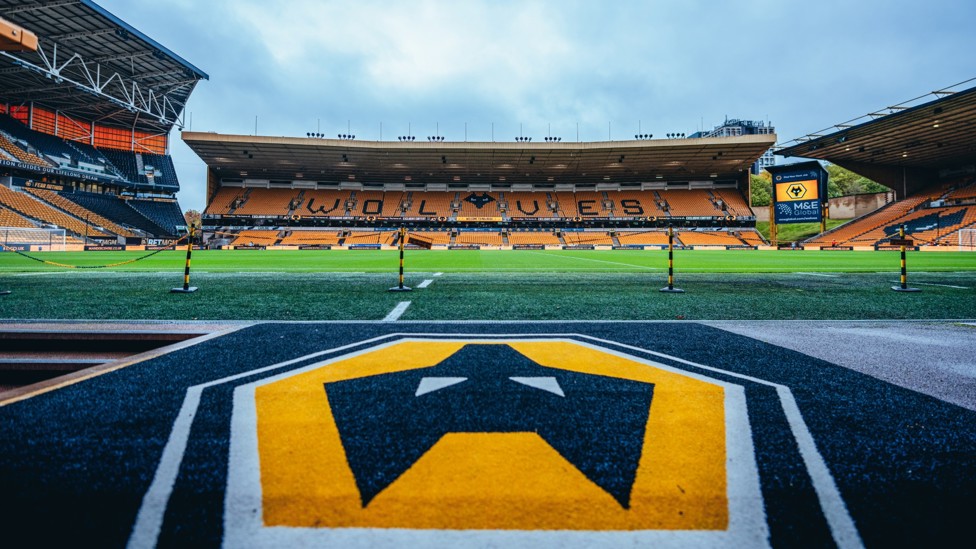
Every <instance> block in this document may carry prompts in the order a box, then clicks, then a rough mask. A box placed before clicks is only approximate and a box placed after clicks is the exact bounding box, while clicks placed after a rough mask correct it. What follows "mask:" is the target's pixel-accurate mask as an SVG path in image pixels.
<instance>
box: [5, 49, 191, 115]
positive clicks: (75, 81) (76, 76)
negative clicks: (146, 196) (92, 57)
mask: <svg viewBox="0 0 976 549" xmlns="http://www.w3.org/2000/svg"><path fill="white" fill-rule="evenodd" d="M58 53H59V52H58V44H57V43H53V44H52V43H49V42H48V41H46V40H42V41H41V42H40V43H39V44H38V48H37V52H36V56H33V55H32V56H31V57H36V59H37V61H36V62H34V61H31V60H29V58H25V57H22V56H15V55H12V54H10V53H9V52H4V51H0V55H2V56H4V57H8V58H10V59H11V60H12V61H13V63H14V64H16V65H18V66H20V67H23V68H24V69H27V70H30V71H32V72H35V73H38V74H40V75H42V76H44V77H46V78H48V79H50V80H53V82H54V84H57V85H58V86H60V85H61V84H64V83H67V84H70V85H72V86H74V87H75V88H77V89H79V90H81V91H84V92H86V93H89V94H91V95H94V96H96V97H100V98H102V99H105V100H107V101H108V102H110V103H112V104H114V105H116V106H117V107H120V108H122V109H125V110H127V111H129V112H131V113H138V114H140V115H142V116H144V117H145V118H147V119H150V120H158V121H159V124H160V125H162V126H165V127H168V126H170V125H175V126H177V127H179V128H180V129H182V128H183V118H182V116H183V110H184V107H185V105H184V104H183V103H182V102H180V101H177V100H175V99H174V98H173V97H171V96H170V95H169V94H170V93H171V92H173V91H175V90H181V89H183V87H184V86H185V83H179V84H178V85H176V86H172V87H170V88H169V89H167V90H155V89H153V88H143V87H142V86H141V85H140V84H139V82H138V81H137V79H141V78H142V77H143V75H141V74H136V75H134V76H133V78H127V77H125V76H123V75H122V74H120V73H119V72H116V71H112V70H106V71H105V72H104V73H103V71H102V68H103V65H102V64H100V63H98V62H94V61H86V60H85V59H83V58H82V56H81V55H80V54H77V53H75V54H72V55H71V56H70V57H68V59H67V60H63V59H59V58H58ZM146 55H149V54H146Z"/></svg>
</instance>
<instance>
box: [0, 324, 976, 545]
mask: <svg viewBox="0 0 976 549" xmlns="http://www.w3.org/2000/svg"><path fill="white" fill-rule="evenodd" d="M711 324H712V325H706V324H704V323H693V322H626V323H625V322H553V323H535V322H491V323H481V322H470V323H458V322H450V323H422V322H327V323H257V324H245V323H241V324H238V325H231V324H224V325H221V326H215V327H214V329H215V330H216V331H214V332H213V333H211V334H210V335H207V336H204V337H202V338H199V339H197V340H195V341H187V342H183V343H180V344H178V345H175V346H172V347H169V348H162V349H156V350H154V351H151V352H150V353H147V354H144V355H139V356H135V357H129V358H127V359H125V360H124V361H123V362H122V363H118V364H116V365H115V367H102V368H101V369H100V370H99V371H97V372H92V373H91V375H84V373H81V372H80V373H79V374H78V375H76V377H75V378H74V379H72V380H70V382H69V383H49V384H48V385H47V386H46V387H43V388H40V389H39V390H20V391H19V392H17V393H13V394H11V393H6V394H5V395H0V456H2V458H0V464H2V465H0V486H3V487H4V494H5V498H6V503H7V505H6V509H7V511H6V512H5V513H4V514H2V515H0V516H2V517H3V518H2V520H0V531H3V532H4V539H5V541H6V542H8V543H10V544H11V546H26V545H29V546H52V545H61V544H68V543H78V542H80V541H84V542H86V543H89V544H93V545H95V546H99V547H113V546H114V547H118V546H124V545H126V544H128V545H129V546H132V547H151V546H155V545H157V544H159V545H179V546H187V545H191V546H213V547H216V546H220V545H224V546H228V547H239V546H249V547H295V546H303V545H307V546H323V547H373V546H385V547H404V546H406V547H417V546H421V547H456V546H459V545H462V544H463V545H464V546H465V547H500V546H504V547H533V548H535V547H540V546H543V547H545V546H559V547H607V548H609V547H621V546H628V547H636V546H641V547H643V546H669V547H695V546H698V547H721V546H725V547H755V546H764V545H771V546H774V547H793V546H831V545H837V546H843V547H859V546H862V545H864V546H868V547H888V546H949V545H951V544H952V543H953V542H955V540H958V539H964V538H963V536H965V535H967V534H968V529H969V526H968V519H969V515H970V510H971V509H972V508H973V505H974V504H976V397H974V396H973V394H974V393H973V392H972V391H971V390H969V391H967V390H965V389H964V388H961V389H960V388H959V387H957V386H963V387H966V386H968V387H970V388H971V387H972V386H973V380H974V378H976V371H974V370H976V368H974V366H973V363H972V360H971V349H972V348H973V347H974V345H976V327H974V326H968V325H964V324H960V325H947V324H931V323H877V322H876V323H857V322H853V323H852V322H847V323H840V322H835V323H816V322H807V323H803V322H784V323H773V322H765V323H755V322H754V323H737V322H722V323H711ZM734 332H738V333H734ZM825 336H826V337H825ZM817 341H819V342H820V343H819V344H815V342H817ZM788 347H793V348H794V349H796V350H793V349H790V348H788ZM817 357H820V358H817Z"/></svg>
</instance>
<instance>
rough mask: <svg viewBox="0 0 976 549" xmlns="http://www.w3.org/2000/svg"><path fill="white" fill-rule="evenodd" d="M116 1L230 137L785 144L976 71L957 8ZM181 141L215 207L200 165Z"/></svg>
mask: <svg viewBox="0 0 976 549" xmlns="http://www.w3.org/2000/svg"><path fill="white" fill-rule="evenodd" d="M101 3H102V5H104V6H105V7H106V8H107V9H109V10H110V11H112V12H113V13H115V14H116V15H118V16H119V17H121V18H122V19H123V20H125V21H127V22H129V23H131V24H132V25H134V26H135V27H136V28H139V29H141V30H143V31H144V32H145V33H146V34H148V35H149V36H151V37H153V38H154V39H156V40H157V41H159V42H160V43H162V44H164V45H166V46H167V47H168V48H170V49H171V50H173V51H174V52H176V53H177V54H179V55H181V56H183V57H185V58H186V59H187V60H189V61H190V62H191V63H193V64H194V65H197V66H198V67H200V68H201V69H203V70H204V71H205V72H207V73H209V74H210V76H211V80H210V81H205V82H201V83H200V85H199V86H198V87H197V90H196V91H195V92H194V94H193V96H192V97H191V99H190V104H189V105H188V107H187V111H188V115H189V113H192V119H193V129H194V130H198V131H216V132H219V133H243V134H250V133H254V118H255V116H257V117H258V133H261V134H265V135H294V136H299V135H304V134H305V132H308V131H321V132H322V133H325V134H327V135H332V134H335V133H341V132H343V133H344V132H345V131H346V129H347V127H348V128H350V129H351V132H352V133H355V134H357V135H358V136H361V137H362V138H365V139H380V137H381V132H380V128H381V127H382V138H383V139H385V140H392V139H394V138H395V136H397V135H403V134H405V133H406V132H407V131H408V128H409V131H411V132H412V133H413V134H414V135H416V136H418V137H419V138H423V136H426V135H432V134H434V133H435V132H440V134H441V135H444V136H446V137H447V138H448V139H451V140H461V139H464V138H465V137H467V138H468V139H469V140H483V141H487V140H490V139H492V136H493V135H494V138H495V140H497V141H510V140H511V139H513V138H514V137H515V136H516V135H519V131H520V126H521V131H522V133H523V135H531V136H533V137H535V138H536V140H541V138H542V137H544V136H545V135H547V134H548V133H549V132H550V131H551V134H552V135H557V136H561V137H563V138H564V140H575V139H576V136H577V128H579V130H578V131H579V138H580V139H582V140H585V141H593V140H604V139H608V138H611V137H612V138H613V139H625V138H626V137H627V136H632V135H633V134H635V133H638V127H639V128H640V130H641V132H642V133H645V132H649V133H654V134H655V135H658V136H661V135H664V134H665V133H668V132H684V133H692V132H693V131H696V130H698V129H702V128H705V129H710V128H711V127H713V126H714V125H716V124H719V123H721V122H722V121H723V120H724V119H725V117H726V116H728V117H732V118H743V119H759V120H762V119H767V118H768V119H769V120H770V121H771V122H772V123H773V124H774V125H775V126H776V128H777V132H778V134H779V137H780V140H781V141H785V140H789V139H792V138H795V137H799V136H801V135H804V134H806V133H809V132H813V131H817V130H820V129H823V128H825V127H829V126H830V125H832V124H835V123H838V122H842V121H845V120H849V119H851V118H853V117H856V116H859V115H862V114H866V113H867V112H869V111H872V110H876V109H879V108H882V107H884V106H887V105H890V104H894V103H898V102H900V101H904V100H906V99H910V98H913V97H916V96H918V95H921V94H924V93H927V92H930V91H932V90H934V89H938V88H940V87H942V86H946V85H950V84H954V83H956V82H959V81H962V80H965V79H967V78H971V77H973V76H976V58H973V57H972V56H969V55H966V54H967V53H968V52H969V51H973V50H976V33H973V32H972V29H971V21H972V20H973V18H974V16H976V4H972V3H965V2H958V1H957V0H929V2H928V3H926V5H925V6H924V7H921V6H919V5H918V4H917V3H915V2H910V1H909V0H865V1H862V2H853V3H852V2H849V1H842V0H823V1H821V2H816V3H810V2H807V1H800V0H775V1H774V0H742V1H739V2H714V1H712V0H685V1H682V2H675V1H669V0H617V1H613V2H592V1H587V0H520V1H516V0H465V1H456V0H454V1H448V0H410V1H401V2H391V1H381V0H290V1H287V2H278V3H273V4H269V3H268V2H266V1H263V0H236V1H231V0H211V1H209V2H205V3H204V2H196V1H192V0H177V1H175V2H174V1H170V2H165V3H163V2H149V1H146V2H141V1H140V2H129V1H122V0H102V1H101ZM947 14H951V15H947ZM171 142H172V143H173V146H172V148H173V156H174V161H175V162H176V164H177V169H178V170H179V175H180V178H181V182H182V184H183V187H184V191H183V192H181V193H180V200H181V203H184V206H185V207H194V208H197V209H199V208H202V207H203V206H204V201H203V194H204V193H203V190H202V189H203V188H204V187H205V182H204V175H205V172H204V168H203V165H202V163H201V162H200V161H199V159H197V158H196V157H195V155H193V153H192V152H191V151H189V150H188V149H187V148H186V147H185V146H183V145H182V143H180V142H179V137H178V135H176V134H174V137H173V138H172V139H171ZM184 197H186V198H185V199H184Z"/></svg>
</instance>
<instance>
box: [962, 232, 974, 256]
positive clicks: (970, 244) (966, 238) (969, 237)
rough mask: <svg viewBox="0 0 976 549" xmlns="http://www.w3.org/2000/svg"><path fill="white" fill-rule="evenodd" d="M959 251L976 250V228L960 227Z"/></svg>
mask: <svg viewBox="0 0 976 549" xmlns="http://www.w3.org/2000/svg"><path fill="white" fill-rule="evenodd" d="M959 251H960V252H976V229H959Z"/></svg>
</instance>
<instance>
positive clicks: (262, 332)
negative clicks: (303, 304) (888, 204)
mask: <svg viewBox="0 0 976 549" xmlns="http://www.w3.org/2000/svg"><path fill="white" fill-rule="evenodd" d="M512 332H517V333H519V334H520V335H521V336H522V337H529V338H531V337H533V336H536V335H538V336H544V335H548V334H586V335H589V336H592V337H594V338H599V339H603V340H608V341H611V342H616V343H619V344H623V345H628V346H633V347H638V348H641V349H647V350H650V351H656V352H658V353H664V354H668V355H672V356H675V357H678V358H681V359H684V360H687V361H692V362H695V363H699V364H703V365H706V366H711V367H714V368H719V369H722V370H726V371H729V372H733V373H738V374H743V375H747V376H752V377H756V378H759V379H763V380H767V381H770V382H773V383H779V384H782V385H785V386H787V387H789V388H790V390H791V391H792V393H793V395H794V396H795V398H796V400H797V404H798V406H799V409H800V411H801V413H802V415H803V418H804V420H805V421H806V423H807V425H808V426H809V428H810V430H811V433H812V434H813V436H814V439H815V442H816V444H817V447H818V449H819V451H820V453H821V454H822V455H823V458H824V460H825V462H826V464H827V466H828V468H829V469H830V471H831V472H832V474H833V476H834V479H835V481H836V482H837V485H838V488H839V490H840V493H841V494H842V496H843V498H844V500H845V502H846V503H847V507H848V509H849V511H850V513H851V515H852V517H853V519H854V521H855V524H856V525H857V528H858V529H859V532H860V535H861V537H862V539H863V540H864V542H865V544H866V545H867V546H869V547H870V546H920V545H931V546H947V545H949V544H950V543H951V542H952V541H954V540H955V539H959V537H960V536H963V535H965V534H966V532H967V530H966V524H967V523H966V516H967V515H966V514H967V513H968V509H970V508H971V505H972V503H973V501H974V497H976V466H974V463H976V459H974V458H976V421H974V420H976V413H974V412H972V411H969V410H966V409H963V408H960V407H958V406H954V405H951V404H947V403H945V402H942V401H939V400H938V399H934V398H931V397H927V396H924V395H921V394H919V393H915V392H913V391H910V390H907V389H904V388H900V387H897V386H894V385H891V384H888V383H885V382H882V381H879V380H877V379H874V378H871V377H869V376H865V375H862V374H859V373H856V372H853V371H851V370H849V369H846V368H842V367H839V366H836V365H833V364H830V363H827V362H824V361H821V360H818V359H814V358H811V357H809V356H806V355H803V354H801V353H797V352H794V351H790V350H786V349H783V348H780V347H776V346H773V345H769V344H765V343H762V342H759V341H756V340H754V339H751V338H747V337H744V336H738V335H734V334H731V333H729V332H725V331H723V330H720V329H716V328H711V327H708V326H703V325H700V324H696V323H654V322H650V323H621V324H618V323H584V322H575V323H568V324H560V323H542V324H531V323H525V324H521V323H520V324H518V325H517V327H513V326H511V325H504V324H502V325H498V324H494V323H468V324H461V325H451V324H441V323H439V324H423V323H406V324H379V323H362V322H357V323H321V324H302V323H266V324H259V325H255V326H251V327H247V328H243V329H241V330H239V331H237V332H234V333H231V334H228V335H225V336H222V337H218V338H215V339H212V340H209V341H206V342H203V343H200V344H198V345H195V346H191V347H188V348H184V349H181V350H178V351H175V352H172V353H169V354H166V355H163V356H161V357H159V358H155V359H152V360H149V361H146V362H143V363H139V364H136V365H134V366H130V367H128V368H124V369H122V370H117V371H114V372H111V373H107V374H104V375H102V376H98V377H95V378H92V379H90V380H87V381H85V382H82V383H78V384H75V385H71V386H68V387H65V388H63V389H60V390H58V391H54V392H50V393H45V394H42V395H38V396H36V397H33V398H30V399H27V400H23V401H20V402H16V403H13V404H9V405H6V406H4V407H0V435H2V436H0V455H2V456H3V467H2V468H0V485H3V486H4V487H5V493H6V494H8V495H9V496H8V499H9V500H10V505H9V506H8V509H12V510H13V511H12V512H10V513H5V514H4V515H2V516H3V519H0V520H2V523H0V527H2V528H3V530H4V531H5V532H7V533H8V535H9V536H10V537H9V538H8V539H11V540H13V541H15V542H16V541H21V540H29V541H31V542H32V543H34V544H36V543H41V544H46V543H50V544H56V543H63V542H68V541H77V540H78V539H85V540H86V541H90V542H92V543H95V544H96V545H99V546H120V545H123V544H124V543H125V541H126V539H127V536H128V533H129V529H130V528H131V525H132V522H133V520H134V517H135V512H136V509H137V507H138V504H139V502H140V499H141V496H142V494H143V493H144V492H145V490H146V488H147V487H148V484H149V482H150V481H151V479H152V475H153V471H154V468H155V466H156V463H157V461H158V459H159V456H160V454H161V452H162V447H163V445H164V444H165V442H166V438H167V436H168V432H169V429H170V428H171V426H172V423H173V420H174V418H175V416H176V414H177V412H178V410H179V408H180V405H181V402H182V398H183V394H184V390H185V388H186V387H188V386H191V385H196V384H200V383H205V382H207V381H211V380H214V379H219V378H222V377H226V376H229V375H234V374H239V373H242V372H248V371H252V370H254V369H256V368H260V367H262V366H265V365H270V364H275V363H279V362H282V361H285V360H290V359H295V358H298V357H302V356H305V355H307V354H309V353H312V352H317V351H321V350H324V349H329V348H335V347H337V346H341V345H353V347H351V348H350V349H347V350H344V351H342V352H340V353H335V354H329V355H323V356H318V357H315V358H314V359H307V360H305V361H300V362H298V363H296V364H293V365H291V366H289V367H288V368H291V369H297V368H299V367H302V366H304V365H307V364H310V363H313V362H316V361H320V360H323V359H326V358H329V357H330V356H335V355H336V354H344V353H347V352H349V351H350V350H356V349H361V348H364V347H365V346H363V345H359V346H356V343H357V342H362V341H364V340H367V339H369V338H372V337H379V336H383V335H386V334H392V333H407V334H409V333H418V334H428V333H434V334H441V335H443V336H445V337H454V336H456V335H458V334H475V335H477V334H485V333H488V334H497V333H512ZM584 341H587V342H589V343H593V342H592V340H584ZM605 345H607V347H608V348H610V349H616V350H620V351H622V352H626V353H628V354H632V355H635V356H638V357H643V358H646V359H648V360H652V361H655V362H661V363H664V364H666V365H669V366H672V367H675V368H679V369H682V370H685V371H689V372H693V373H699V374H702V375H707V376H710V377H713V378H716V379H720V380H724V381H728V382H730V383H736V384H740V385H743V387H744V388H745V390H746V397H747V407H748V413H749V416H750V418H751V423H752V427H753V437H754V444H755V448H756V459H757V465H758V468H759V474H760V479H761V489H762V493H763V497H764V499H765V504H766V509H765V513H766V516H767V520H768V523H769V527H770V541H771V542H772V543H773V545H774V546H797V545H803V546H807V545H826V544H830V543H831V538H830V532H829V530H828V528H827V526H826V524H825V521H824V518H823V516H822V513H821V512H820V509H819V506H818V504H817V501H816V496H815V494H814V493H813V490H812V488H811V484H810V479H809V477H808V476H807V474H806V471H805V469H804V468H803V467H802V466H801V465H800V463H801V458H800V457H799V453H798V448H797V446H796V443H795V441H794V440H793V437H792V435H791V434H790V432H789V428H788V425H787V421H786V418H785V416H784V414H783V409H782V406H781V405H780V403H779V401H778V400H777V397H776V392H775V391H774V390H773V389H772V388H771V387H769V386H768V385H762V384H759V383H751V382H747V381H744V380H743V379H742V378H739V377H734V376H731V375H724V374H719V373H716V372H714V371H707V370H702V369H700V368H697V367H695V366H691V365H689V364H687V363H682V362H676V361H672V360H669V359H666V358H662V357H661V356H659V355H651V354H645V353H643V352H641V351H638V350H635V349H633V348H630V347H626V348H624V347H618V346H616V345H615V344H613V343H610V344H605ZM262 377H263V375H254V376H246V377H242V378H241V379H239V380H236V381H235V382H234V383H231V384H225V385H218V386H215V387H212V388H210V389H207V390H205V391H204V393H203V397H202V398H203V399H202V401H201V408H200V411H199V412H198V414H197V417H196V418H195V420H194V422H193V427H192V431H191V437H190V440H189V444H188V446H187V451H186V454H185V457H184V461H183V463H182V465H181V468H180V474H179V476H178V478H177V482H176V485H175V487H174V491H173V494H172V497H171V499H170V503H169V506H168V508H167V512H166V516H165V520H164V523H163V530H162V532H161V536H160V544H161V545H164V546H165V545H178V544H179V545H184V546H185V545H186V544H187V543H190V544H192V545H194V546H217V545H219V543H220V540H221V538H222V528H223V525H222V522H221V517H222V512H223V503H224V502H223V495H224V494H223V490H224V486H225V483H226V470H227V460H228V429H229V415H230V410H231V397H232V392H233V388H234V386H237V385H240V384H244V383H249V382H253V381H257V380H258V379H261V378H262ZM51 418H58V420H57V421H56V422H52V421H51ZM51 517H58V520H59V528H56V529H53V528H49V527H47V525H48V524H49V521H50V520H51Z"/></svg>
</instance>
